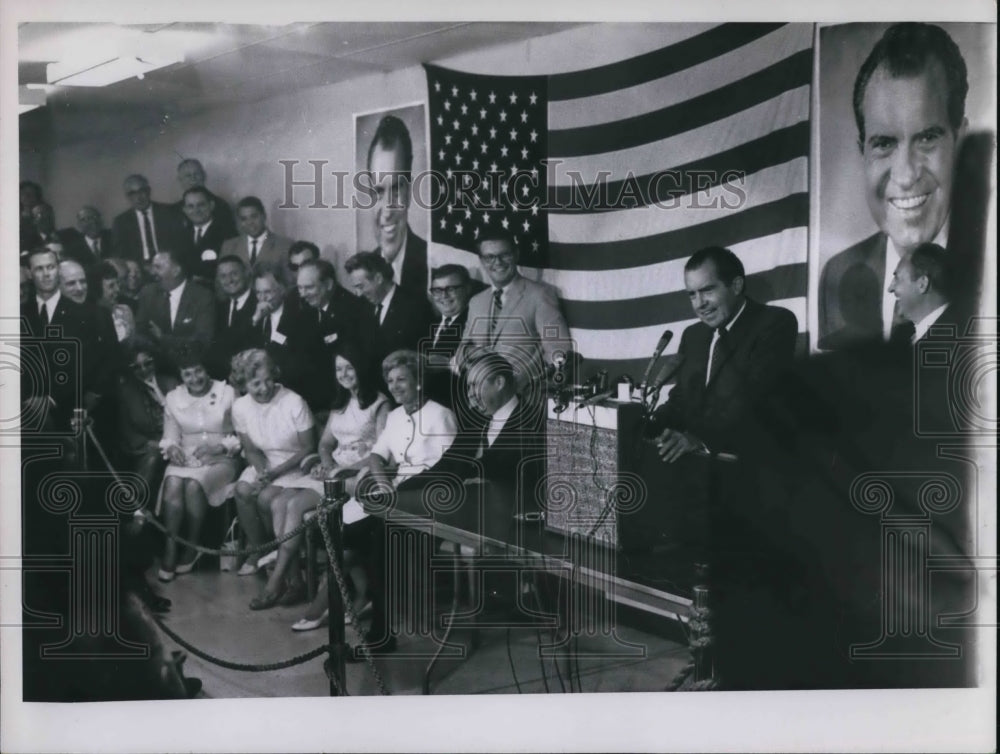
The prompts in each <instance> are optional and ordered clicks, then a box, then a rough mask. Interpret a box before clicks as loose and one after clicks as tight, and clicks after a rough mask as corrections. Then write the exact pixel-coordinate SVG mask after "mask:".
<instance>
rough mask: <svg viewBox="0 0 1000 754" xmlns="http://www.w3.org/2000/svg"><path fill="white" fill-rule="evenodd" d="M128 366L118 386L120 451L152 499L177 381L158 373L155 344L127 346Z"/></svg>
mask: <svg viewBox="0 0 1000 754" xmlns="http://www.w3.org/2000/svg"><path fill="white" fill-rule="evenodd" d="M125 364H126V365H127V368H126V369H125V373H124V374H123V375H122V376H121V378H120V379H119V383H118V437H119V442H118V451H119V456H120V460H121V463H122V465H123V466H124V467H126V468H128V469H129V470H131V471H134V472H136V473H137V474H139V475H140V476H141V477H142V478H143V479H144V480H145V482H146V485H147V488H148V489H149V490H150V493H149V497H150V499H152V497H153V493H152V491H153V490H156V489H157V487H158V486H159V482H160V478H159V477H160V473H161V472H162V470H163V466H164V462H163V456H162V455H161V453H160V440H161V439H162V438H163V409H164V406H165V405H166V401H167V393H169V392H170V391H171V390H173V389H174V388H175V387H177V379H176V378H175V377H173V376H171V375H168V374H163V373H161V372H159V371H158V369H157V366H156V357H155V356H154V353H153V347H152V344H150V343H149V342H147V341H145V340H142V339H140V338H133V339H132V341H131V342H130V343H129V344H128V346H127V347H126V349H125Z"/></svg>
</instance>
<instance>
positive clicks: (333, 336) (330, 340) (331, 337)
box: [323, 333, 337, 345]
mask: <svg viewBox="0 0 1000 754" xmlns="http://www.w3.org/2000/svg"><path fill="white" fill-rule="evenodd" d="M336 339H337V333H330V334H329V335H327V336H326V337H325V338H323V342H324V343H326V344H327V345H330V344H331V343H333V342H334V341H335V340H336Z"/></svg>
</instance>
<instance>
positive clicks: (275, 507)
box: [123, 340, 538, 636]
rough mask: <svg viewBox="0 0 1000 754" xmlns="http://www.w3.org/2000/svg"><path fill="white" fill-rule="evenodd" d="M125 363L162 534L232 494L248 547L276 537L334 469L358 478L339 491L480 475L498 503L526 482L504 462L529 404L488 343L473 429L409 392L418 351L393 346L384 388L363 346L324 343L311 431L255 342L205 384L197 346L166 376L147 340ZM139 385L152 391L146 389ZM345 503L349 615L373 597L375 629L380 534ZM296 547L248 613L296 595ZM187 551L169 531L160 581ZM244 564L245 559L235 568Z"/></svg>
mask: <svg viewBox="0 0 1000 754" xmlns="http://www.w3.org/2000/svg"><path fill="white" fill-rule="evenodd" d="M132 358H133V361H132V366H133V367H134V369H133V372H134V375H135V376H134V377H133V378H132V380H131V382H130V383H126V384H127V385H128V387H126V388H125V390H124V391H123V398H124V401H125V405H126V411H125V416H127V417H129V422H130V423H131V426H128V427H123V429H127V430H128V431H129V432H130V433H131V434H132V435H133V436H139V435H142V436H143V437H144V438H145V444H144V446H142V447H141V448H139V449H137V455H138V456H140V457H141V458H142V461H141V463H142V465H143V466H144V467H145V469H146V470H147V473H148V474H149V477H150V480H151V481H154V482H155V480H157V479H159V478H161V477H162V479H163V482H162V486H161V507H162V511H161V515H162V516H163V520H164V524H165V526H166V528H167V529H168V531H169V532H170V533H171V534H172V535H174V536H178V535H181V534H183V535H184V536H185V538H187V539H188V540H190V541H198V538H199V536H200V533H201V528H202V524H203V522H204V520H205V516H206V514H207V512H208V508H209V507H210V506H218V505H221V504H222V503H223V502H224V501H225V500H226V499H228V498H229V497H230V496H234V497H235V500H236V506H237V513H238V517H239V522H240V525H241V528H242V529H243V531H244V532H245V534H246V538H247V541H248V544H249V545H251V546H259V545H262V544H264V543H266V542H267V541H270V540H272V539H275V538H281V537H282V536H286V535H287V534H289V533H290V532H292V531H293V530H295V529H297V528H298V527H299V526H300V525H301V524H302V521H303V517H304V516H305V514H306V513H307V512H308V511H310V510H313V509H315V508H316V507H317V506H318V505H319V503H320V501H321V498H322V494H323V481H324V480H325V479H328V478H332V477H333V476H335V475H339V474H343V473H344V472H345V471H348V472H351V473H352V476H353V475H354V474H355V473H356V474H357V476H355V477H354V479H353V480H352V482H351V485H350V489H352V490H353V489H354V486H355V485H356V484H358V483H359V482H360V483H362V484H365V483H368V484H379V483H381V484H384V485H389V486H391V487H392V488H398V489H400V490H405V489H419V488H420V487H421V486H422V485H423V484H426V483H427V482H428V481H429V480H430V479H440V478H441V477H440V476H435V473H437V474H439V475H440V474H441V473H443V474H444V475H445V476H447V477H448V478H452V479H463V480H467V481H468V480H475V481H476V482H486V483H487V484H489V485H492V486H493V492H494V494H499V495H502V496H504V497H505V498H506V499H513V497H514V496H515V495H517V494H519V492H518V491H519V490H534V486H535V481H536V480H534V479H531V480H528V479H526V478H524V475H523V474H522V478H520V479H515V478H514V477H515V473H512V470H514V469H518V467H519V466H520V465H521V464H519V461H520V460H521V459H523V458H524V457H526V454H527V453H528V452H529V447H530V446H531V445H532V443H534V442H537V440H538V436H537V433H536V432H535V431H534V427H535V426H536V425H537V417H535V416H534V415H533V414H534V412H535V411H536V408H535V407H533V406H531V405H530V404H528V403H527V402H525V401H522V400H520V399H519V397H518V395H517V392H516V386H515V379H514V371H513V368H512V367H511V365H510V363H509V362H507V361H506V360H505V359H504V358H503V357H502V356H499V355H497V354H495V353H494V352H492V351H484V352H481V353H480V354H478V355H477V356H476V357H474V358H473V359H472V360H471V363H470V367H469V373H468V380H467V383H466V384H467V391H468V403H469V406H470V407H471V408H472V409H473V410H474V411H476V412H477V413H478V414H479V416H481V417H482V420H481V421H480V422H479V424H480V426H481V429H477V430H467V431H464V432H463V431H460V429H459V424H460V422H459V421H458V419H457V417H456V415H455V413H454V412H452V411H451V410H450V409H448V408H446V407H445V406H443V405H441V404H440V403H438V402H436V401H434V400H432V399H430V398H428V397H427V396H426V394H425V392H424V390H423V389H422V383H423V378H424V375H425V373H426V370H425V368H424V366H423V364H422V361H421V357H420V355H419V354H417V353H416V352H415V351H406V350H401V351H396V352H393V353H391V354H389V355H388V356H387V357H386V358H385V359H384V360H383V363H382V365H381V376H382V381H383V382H384V384H387V385H388V393H389V396H386V395H385V394H384V393H383V392H382V391H381V390H380V384H379V381H378V379H377V378H376V376H375V375H373V374H372V373H371V372H370V371H369V370H368V369H367V368H366V366H365V364H366V361H365V358H364V356H363V351H362V350H361V349H360V348H358V347H357V345H356V344H353V343H351V342H348V341H346V340H345V341H343V342H341V343H339V344H338V345H337V346H336V348H335V349H334V355H333V357H332V360H331V364H330V369H331V371H332V373H333V376H334V380H332V382H333V383H334V384H335V386H336V394H335V398H334V400H333V401H332V403H331V407H330V411H329V415H328V417H327V419H326V422H325V426H324V428H323V430H322V433H320V434H319V437H318V438H317V427H318V424H317V422H316V419H315V417H314V414H313V412H312V411H311V410H310V409H309V406H308V405H307V404H306V402H305V400H304V399H303V398H302V397H301V396H300V395H298V394H297V393H295V392H294V391H292V390H290V389H289V388H288V387H286V386H284V385H283V384H282V383H281V382H280V378H281V369H280V366H279V365H278V364H277V363H276V362H275V360H274V359H273V358H272V357H271V356H270V355H269V354H268V352H267V351H266V350H263V349H249V350H246V351H243V352H241V353H239V354H237V355H236V356H235V357H234V358H233V360H232V374H231V376H230V381H229V382H226V381H223V380H215V379H213V378H212V377H211V376H210V375H209V373H208V369H207V368H206V360H205V358H204V355H203V354H200V353H198V352H196V351H193V350H192V351H187V352H185V353H182V354H181V355H179V356H178V357H176V359H175V362H176V364H177V365H178V377H179V382H178V380H177V379H176V378H174V379H171V378H170V377H169V376H167V375H165V374H163V373H162V372H158V370H157V367H156V357H155V354H154V353H153V349H152V348H151V347H148V346H142V345H140V346H135V347H133V354H132ZM150 382H152V383H153V384H155V385H156V389H155V390H148V389H147V388H146V386H147V385H148V384H150ZM390 397H391V398H390ZM164 466H165V468H164ZM358 472H360V473H358ZM350 505H351V504H350V503H349V507H350ZM353 505H354V506H356V507H355V508H354V509H353V510H350V511H349V512H348V513H347V514H346V519H347V520H348V521H349V523H348V525H347V527H346V529H345V533H344V543H345V549H346V550H347V555H348V562H349V564H350V565H351V568H350V573H351V577H352V581H353V583H354V587H355V593H356V596H357V602H356V604H355V612H358V611H360V609H361V607H362V605H363V604H364V602H365V601H366V600H367V599H369V598H370V599H372V601H373V627H372V630H373V633H374V634H375V635H377V636H380V635H381V634H380V632H381V631H382V630H383V629H384V626H385V605H384V594H383V593H382V589H383V578H382V574H381V572H380V570H381V565H382V557H381V553H380V550H379V548H380V542H381V538H382V536H383V534H382V531H381V528H380V526H381V525H380V523H379V520H378V519H377V518H375V517H365V516H363V515H361V513H360V510H361V509H360V507H358V504H357V503H356V502H354V503H353ZM301 544H302V535H301V534H299V535H297V536H293V537H291V538H290V539H288V540H286V541H285V542H284V543H282V544H281V546H280V547H279V548H278V550H277V553H276V558H275V560H274V565H273V567H270V568H269V571H268V577H267V581H266V583H265V585H264V587H263V591H262V593H261V594H260V595H259V596H258V597H256V598H255V599H254V600H253V601H252V602H251V603H250V607H251V609H254V610H263V609H268V608H271V607H273V606H275V605H285V606H288V605H295V604H298V603H300V602H301V601H302V600H303V599H304V596H305V586H304V582H303V579H302V574H301V572H300V568H299V566H300V564H299V562H298V559H299V550H300V547H301ZM196 557H197V556H196V554H195V553H194V552H180V551H179V548H178V546H177V544H176V543H175V541H174V540H173V539H172V538H168V539H167V541H166V544H165V549H164V552H163V554H162V557H161V560H160V568H159V572H158V575H159V578H160V579H161V580H162V581H165V582H167V581H172V580H173V579H174V578H175V576H176V574H183V573H187V572H189V571H190V570H192V568H193V564H194V561H195V560H196ZM257 570H258V565H257V561H256V559H251V560H247V561H246V562H245V563H244V564H243V565H242V566H241V567H240V568H239V570H238V574H239V575H241V576H243V575H251V574H254V573H256V572H257ZM325 599H326V591H325V590H324V589H320V590H319V592H318V595H317V599H316V601H314V603H313V604H312V605H310V607H309V609H308V611H307V614H306V615H305V617H304V618H303V619H302V620H301V621H299V622H298V623H297V624H296V625H295V626H294V627H295V628H296V630H307V629H310V628H315V627H318V626H319V625H321V623H322V622H323V620H324V619H325V618H326V603H325Z"/></svg>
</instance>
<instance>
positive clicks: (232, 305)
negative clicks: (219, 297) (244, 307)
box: [226, 299, 236, 327]
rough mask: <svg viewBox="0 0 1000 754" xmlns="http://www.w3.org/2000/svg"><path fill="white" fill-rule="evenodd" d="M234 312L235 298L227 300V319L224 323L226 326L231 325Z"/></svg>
mask: <svg viewBox="0 0 1000 754" xmlns="http://www.w3.org/2000/svg"><path fill="white" fill-rule="evenodd" d="M234 314H236V299H233V300H232V301H230V302H229V321H228V322H227V323H226V326H227V327H232V326H233V315H234Z"/></svg>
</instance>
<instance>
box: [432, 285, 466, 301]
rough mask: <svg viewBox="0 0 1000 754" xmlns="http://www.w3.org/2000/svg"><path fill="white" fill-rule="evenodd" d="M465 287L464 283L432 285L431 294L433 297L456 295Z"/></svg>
mask: <svg viewBox="0 0 1000 754" xmlns="http://www.w3.org/2000/svg"><path fill="white" fill-rule="evenodd" d="M463 288H465V286H464V285H432V286H431V295H432V296H433V297H434V298H444V297H445V296H457V295H458V294H459V293H461V292H462V289H463Z"/></svg>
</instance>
